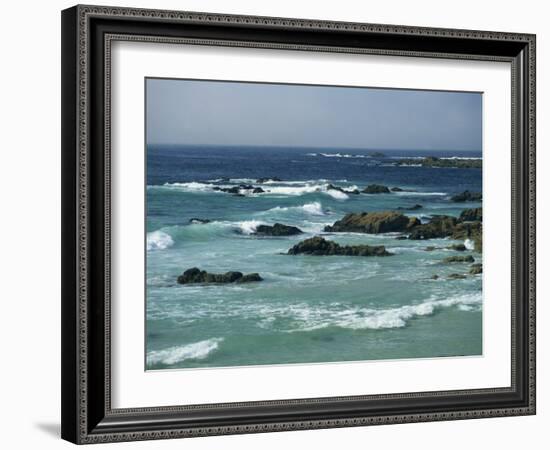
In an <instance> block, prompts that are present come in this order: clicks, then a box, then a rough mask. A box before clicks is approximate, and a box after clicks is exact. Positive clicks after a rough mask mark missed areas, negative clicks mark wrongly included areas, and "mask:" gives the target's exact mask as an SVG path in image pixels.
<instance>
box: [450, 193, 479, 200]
mask: <svg viewBox="0 0 550 450" xmlns="http://www.w3.org/2000/svg"><path fill="white" fill-rule="evenodd" d="M481 199H482V194H481V192H470V191H464V192H461V193H460V194H456V195H453V196H452V197H451V201H453V202H480V201H481Z"/></svg>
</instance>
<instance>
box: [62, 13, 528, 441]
mask: <svg viewBox="0 0 550 450" xmlns="http://www.w3.org/2000/svg"><path fill="white" fill-rule="evenodd" d="M113 40H134V41H136V40H137V41H146V42H159V43H162V42H171V43H178V42H180V43H182V42H183V43H192V44H196V45H221V46H243V47H259V48H265V49H266V51H269V49H271V48H276V49H289V50H303V51H321V52H346V53H365V54H383V55H400V56H410V57H435V58H452V59H477V60H493V61H508V62H510V63H511V65H512V117H511V127H512V174H511V177H512V192H511V195H512V287H511V289H512V342H511V352H512V384H511V386H510V387H505V388H494V389H476V390H469V391H463V390H459V391H447V392H441V391H437V392H423V393H418V394H407V393H404V394H388V395H370V396H355V397H329V398H317V399H291V400H281V401H276V402H270V401H264V402H249V403H240V404H235V403H232V404H231V403H230V404H217V405H209V406H205V405H187V406H173V407H155V408H139V409H132V410H129V409H125V410H122V409H112V408H111V401H110V367H111V366H110V326H111V324H110V315H109V314H110V176H111V175H110V116H109V112H110V103H109V102H110V43H111V42H112V41H113ZM62 234H63V238H62V437H63V438H64V439H67V440H69V441H72V442H75V443H95V442H109V441H128V440H141V439H162V438H174V437H191V436H204V435H217V434H232V433H250V432H267V431H283V430H295V429H311V428H328V427H344V426H358V425H370V424H387V423H403V422H421V421H435V420H449V419H467V418H481V417H494V416H511V415H527V414H534V413H535V36H534V35H530V34H514V33H500V32H486V31H469V30H450V29H434V28H417V27H404V26H394V25H373V24H362V23H345V22H328V21H311V20H301V19H300V20H298V19H283V18H269V17H252V16H231V15H215V14H203V13H190V12H178V11H157V10H144V9H128V8H115V7H98V6H75V7H73V8H70V9H67V10H65V11H63V12H62ZM335 394H337V393H336V392H335Z"/></svg>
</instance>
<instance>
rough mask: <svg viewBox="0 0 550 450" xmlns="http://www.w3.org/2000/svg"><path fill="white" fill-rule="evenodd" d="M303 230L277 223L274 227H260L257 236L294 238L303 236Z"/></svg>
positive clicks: (257, 228)
mask: <svg viewBox="0 0 550 450" xmlns="http://www.w3.org/2000/svg"><path fill="white" fill-rule="evenodd" d="M301 233H302V230H300V229H299V228H298V227H293V226H290V225H284V224H282V223H276V224H274V225H258V226H257V227H256V232H255V234H264V235H267V236H293V235H295V234H301Z"/></svg>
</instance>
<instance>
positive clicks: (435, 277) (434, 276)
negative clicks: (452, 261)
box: [430, 275, 439, 280]
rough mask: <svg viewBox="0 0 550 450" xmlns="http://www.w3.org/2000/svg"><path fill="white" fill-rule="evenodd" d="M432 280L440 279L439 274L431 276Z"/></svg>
mask: <svg viewBox="0 0 550 450" xmlns="http://www.w3.org/2000/svg"><path fill="white" fill-rule="evenodd" d="M430 279H431V280H439V275H432V276H431V277H430Z"/></svg>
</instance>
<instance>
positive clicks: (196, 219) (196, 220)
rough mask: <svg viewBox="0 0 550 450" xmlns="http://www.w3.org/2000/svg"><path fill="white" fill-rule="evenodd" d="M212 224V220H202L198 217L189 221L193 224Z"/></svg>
mask: <svg viewBox="0 0 550 450" xmlns="http://www.w3.org/2000/svg"><path fill="white" fill-rule="evenodd" d="M210 222H212V221H211V220H210V219H200V218H198V217H193V218H191V219H189V223H191V224H204V223H210Z"/></svg>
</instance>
